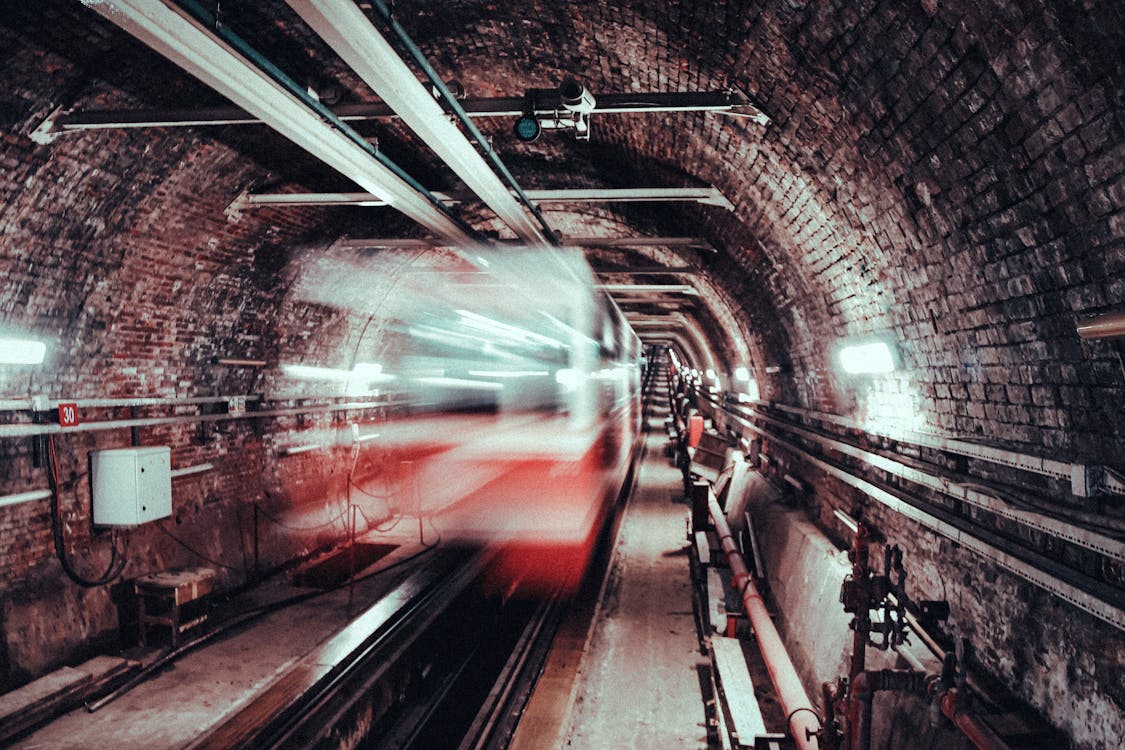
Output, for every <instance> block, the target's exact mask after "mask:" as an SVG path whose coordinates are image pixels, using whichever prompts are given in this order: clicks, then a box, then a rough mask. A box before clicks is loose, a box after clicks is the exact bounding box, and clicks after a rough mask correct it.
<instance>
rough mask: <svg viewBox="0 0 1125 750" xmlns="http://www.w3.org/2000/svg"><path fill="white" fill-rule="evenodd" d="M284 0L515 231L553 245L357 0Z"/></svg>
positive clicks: (531, 240) (540, 243)
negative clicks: (451, 120)
mask: <svg viewBox="0 0 1125 750" xmlns="http://www.w3.org/2000/svg"><path fill="white" fill-rule="evenodd" d="M286 1H287V2H288V4H289V6H290V7H291V8H292V9H293V10H294V11H296V12H297V14H298V15H299V16H300V17H301V18H302V19H303V20H304V22H305V23H307V24H308V25H309V26H310V27H311V28H312V29H313V31H315V32H316V33H317V34H318V35H319V36H320V37H321V38H322V39H324V41H325V42H327V43H328V45H329V46H330V47H331V48H332V49H333V50H334V51H335V52H336V53H337V54H338V55H340V57H341V58H342V59H343V60H344V62H345V63H347V64H348V66H349V67H350V68H351V69H352V70H354V71H355V72H356V73H358V74H359V76H360V78H362V79H363V81H364V83H366V84H367V85H368V86H370V87H371V89H372V91H374V92H375V93H376V94H377V95H379V97H380V98H382V100H383V101H384V102H385V103H386V104H388V105H390V107H391V109H392V110H394V112H395V113H396V114H398V116H399V117H401V118H402V121H403V122H404V123H406V125H407V126H408V127H409V128H410V129H411V130H413V131H414V132H415V133H416V134H417V135H418V136H419V137H420V138H421V139H422V140H423V141H424V142H425V143H426V145H427V146H428V147H429V148H430V150H432V151H433V152H434V153H435V154H437V156H438V158H440V159H441V160H442V161H443V162H445V163H446V164H447V165H448V166H449V167H450V169H452V170H453V172H454V173H455V174H456V175H457V176H458V177H460V178H461V180H462V181H463V182H464V183H465V185H467V186H468V187H469V189H470V190H472V191H473V192H474V193H475V194H476V195H477V196H479V197H480V199H481V200H482V201H484V203H485V204H486V205H487V206H488V207H489V208H491V209H492V210H493V211H494V212H495V213H496V215H497V216H498V217H500V219H501V220H502V221H503V222H504V223H505V224H507V225H508V226H509V227H510V228H511V229H512V231H513V232H515V234H516V236H517V237H519V238H520V239H521V240H522V241H523V242H525V243H526V244H527V245H529V246H532V247H551V246H553V245H554V237H553V236H550V237H549V236H547V235H546V234H544V232H543V231H541V229H540V227H539V226H538V225H537V224H536V222H535V221H533V220H532V218H531V216H530V215H529V214H528V212H527V211H525V210H524V207H523V206H522V205H520V203H519V201H517V200H516V198H515V197H513V195H512V194H511V193H510V192H508V188H507V186H505V185H504V183H503V181H501V179H500V177H499V176H497V174H496V173H495V172H493V171H492V167H491V166H490V165H489V164H488V162H487V161H485V159H484V157H482V156H481V155H480V153H479V152H478V151H477V150H476V149H475V148H474V147H473V144H471V143H470V142H469V140H468V138H466V137H465V135H464V134H463V133H462V132H461V131H460V130H459V129H458V128H457V127H456V126H455V125H454V124H453V123H451V122H450V121H449V119H448V117H447V115H446V112H445V111H444V110H443V109H442V108H441V106H440V105H439V104H438V103H437V101H436V100H435V99H434V97H433V94H432V93H431V92H430V91H429V89H427V88H426V87H425V86H423V85H422V83H421V81H419V80H418V79H417V77H415V75H414V72H413V71H412V70H411V69H410V68H409V67H407V65H406V63H405V62H403V60H402V58H400V57H399V56H398V53H396V52H395V50H394V48H393V47H391V45H390V43H389V42H388V41H387V40H386V39H384V38H383V35H382V34H381V33H380V32H379V30H378V29H376V28H375V27H374V26H373V25H372V24H371V22H370V21H369V20H368V19H367V16H365V15H364V13H363V11H362V10H360V8H359V6H358V5H356V4H355V3H354V2H352V0H286ZM516 189H517V190H518V189H519V188H518V187H517V188H516Z"/></svg>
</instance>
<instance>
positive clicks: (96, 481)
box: [90, 446, 172, 526]
mask: <svg viewBox="0 0 1125 750" xmlns="http://www.w3.org/2000/svg"><path fill="white" fill-rule="evenodd" d="M90 464H91V468H90V472H91V479H90V485H91V487H92V488H93V496H94V524H95V525H96V526H137V525H139V524H142V523H147V522H148V521H155V520H156V519H158V518H167V517H168V516H170V515H172V452H171V449H169V448H168V447H167V446H157V447H149V448H114V449H112V450H105V451H92V452H91V453H90Z"/></svg>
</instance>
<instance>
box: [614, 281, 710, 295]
mask: <svg viewBox="0 0 1125 750" xmlns="http://www.w3.org/2000/svg"><path fill="white" fill-rule="evenodd" d="M594 288H595V289H601V290H602V291H603V292H608V293H609V294H687V295H690V296H692V297H696V296H698V295H699V292H697V291H696V290H695V287H693V286H691V285H689V284H595V285H594Z"/></svg>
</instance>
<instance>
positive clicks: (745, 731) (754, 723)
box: [711, 636, 767, 747]
mask: <svg viewBox="0 0 1125 750" xmlns="http://www.w3.org/2000/svg"><path fill="white" fill-rule="evenodd" d="M711 658H712V661H713V662H714V664H715V669H716V670H717V671H718V674H719V684H720V687H721V688H722V691H723V697H724V699H725V705H726V709H727V713H728V714H729V715H730V719H731V724H732V732H733V734H734V735H735V738H736V739H737V741H738V743H739V744H740V745H746V746H749V747H753V746H754V738H755V737H757V736H758V735H764V734H767V732H766V723H765V721H764V720H763V719H762V709H761V708H760V707H759V706H758V699H757V697H755V695H754V683H753V682H752V681H751V680H750V670H749V669H747V667H746V657H745V655H744V654H743V653H742V644H740V643H739V642H738V639H736V638H724V637H722V636H712V637H711Z"/></svg>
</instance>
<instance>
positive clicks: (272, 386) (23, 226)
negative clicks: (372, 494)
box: [0, 27, 397, 689]
mask: <svg viewBox="0 0 1125 750" xmlns="http://www.w3.org/2000/svg"><path fill="white" fill-rule="evenodd" d="M0 47H3V48H4V49H5V51H6V52H5V57H4V60H3V61H2V63H0V73H2V76H3V79H4V80H5V82H6V83H5V91H4V99H3V101H2V104H3V107H2V108H0V111H2V112H3V123H2V124H3V135H2V139H0V164H2V165H3V169H2V171H0V277H3V278H4V283H3V284H2V285H0V329H2V331H3V332H4V333H8V334H12V335H18V334H20V333H22V334H24V335H30V336H32V337H36V338H40V339H42V340H44V341H46V342H48V345H49V351H48V355H47V360H46V361H45V362H44V364H43V366H41V367H24V366H14V365H13V366H3V365H0V400H6V399H26V398H28V397H30V396H43V397H46V398H47V399H50V400H81V399H123V398H124V399H136V398H150V399H169V400H172V401H174V402H176V403H173V404H170V405H167V404H166V405H147V406H146V405H140V406H137V407H105V408H100V407H89V408H83V409H81V410H80V417H81V419H82V421H83V422H84V423H90V422H94V421H102V420H112V419H123V420H128V419H135V418H167V417H172V418H180V419H182V420H183V421H182V423H180V424H162V425H153V426H142V427H137V428H135V429H133V430H131V429H130V428H128V427H122V428H117V429H110V430H98V431H89V432H83V431H72V432H67V433H63V434H60V435H57V436H56V437H55V438H54V443H55V445H56V447H57V455H58V468H59V478H58V481H59V498H60V500H59V506H60V517H61V528H62V535H63V538H64V540H65V541H64V544H65V547H66V550H67V556H68V558H69V559H70V561H71V563H72V565H73V567H74V568H75V569H76V571H77V572H78V574H79V575H80V576H82V577H86V578H97V577H98V576H100V575H101V573H102V572H103V571H105V570H106V569H107V566H108V564H109V562H110V550H111V547H112V546H113V545H114V544H115V543H116V544H118V545H120V546H122V547H123V548H124V549H125V550H126V552H125V556H126V559H127V563H126V565H125V567H124V569H123V571H122V573H121V576H120V577H119V578H117V579H116V580H115V581H114V582H113V583H112V584H111V585H108V586H95V587H90V588H85V587H80V586H78V585H76V584H75V583H74V582H72V581H70V580H68V579H67V577H66V576H65V575H64V573H63V570H62V568H61V566H60V564H59V561H58V560H57V559H56V553H55V545H54V542H53V537H52V531H51V529H52V523H51V512H50V506H49V503H48V501H47V500H43V499H37V500H33V501H28V502H21V503H16V504H11V505H4V506H2V507H0V537H2V538H3V545H2V546H3V551H2V552H0V633H2V634H3V639H2V640H0V689H3V688H8V687H14V686H16V685H18V684H21V683H22V682H24V681H26V680H27V679H29V678H31V677H34V676H38V675H40V674H42V673H43V672H45V671H47V670H49V669H52V668H54V667H57V666H59V665H61V664H63V663H67V664H70V663H74V662H75V660H76V659H79V658H81V657H83V656H84V655H87V654H92V653H97V652H99V651H101V650H103V649H107V648H108V649H114V648H116V647H119V646H121V645H128V642H129V638H130V635H129V627H128V625H129V623H131V622H133V621H134V620H135V615H134V613H133V610H132V607H131V601H132V600H131V591H130V590H129V588H128V585H127V583H123V581H124V582H127V581H129V580H130V579H132V578H135V577H137V576H139V575H144V574H146V573H149V572H154V571H159V570H163V569H167V568H169V567H177V566H185V565H204V566H207V567H211V568H213V569H215V570H216V571H217V572H218V574H219V585H220V587H221V588H224V589H226V588H231V587H234V586H237V585H241V584H243V583H245V582H246V581H247V580H248V578H249V577H250V575H251V574H252V573H253V571H254V567H255V565H257V566H260V569H261V570H262V571H268V570H270V569H272V568H274V567H276V566H279V565H283V564H286V563H287V562H289V561H291V560H293V559H294V558H299V557H301V556H304V555H307V554H309V553H310V552H312V551H314V550H316V549H318V548H320V547H322V546H323V545H325V544H329V543H332V542H334V541H336V540H338V539H339V538H341V537H342V536H343V535H344V533H345V531H346V528H347V524H346V521H344V520H341V518H340V507H341V506H340V503H341V502H342V501H341V498H343V497H345V496H346V493H347V488H346V487H345V486H344V482H345V480H346V477H347V472H346V471H342V470H341V466H344V465H346V464H347V463H348V462H349V461H350V459H351V455H350V449H349V450H345V449H342V448H335V447H332V446H333V445H335V444H336V442H337V441H336V440H335V435H336V433H337V431H339V430H344V431H346V430H347V428H348V425H346V424H342V423H341V421H340V420H339V419H337V418H336V417H335V416H334V415H333V414H332V413H323V412H317V411H316V410H315V409H314V410H312V411H311V413H310V414H308V415H294V416H279V417H276V418H264V417H263V418H260V419H242V420H230V421H213V422H201V421H199V420H197V419H196V418H195V415H199V414H200V413H204V414H213V415H218V416H222V414H224V413H225V412H226V411H227V405H226V404H225V403H219V404H205V405H202V406H200V405H196V404H192V403H190V402H188V401H186V400H187V399H192V398H206V397H213V396H226V395H242V394H265V395H266V396H267V397H271V398H272V399H273V400H274V401H275V402H276V403H275V404H274V405H275V406H279V407H281V408H286V407H289V408H293V407H299V406H300V404H301V403H303V402H301V401H300V400H299V399H300V397H302V396H305V395H308V394H305V393H303V392H302V391H301V390H300V387H301V386H300V384H299V383H295V382H291V381H287V380H286V379H285V378H283V377H280V376H279V374H278V373H277V372H276V371H274V370H273V369H272V366H276V365H277V364H278V363H279V362H296V363H302V364H306V365H319V366H327V367H331V366H338V365H340V364H341V363H340V361H339V359H340V356H341V351H345V350H346V351H352V350H354V349H355V347H356V345H357V342H358V340H359V338H360V331H362V330H366V327H367V325H368V323H369V319H368V318H369V316H367V315H363V314H360V313H357V312H355V310H354V309H350V308H348V307H347V306H344V305H340V304H334V303H332V301H331V300H325V299H324V298H323V296H322V297H320V298H315V299H314V298H312V297H310V296H309V295H307V294H304V293H301V290H300V288H299V287H300V284H299V283H298V281H299V280H301V279H302V278H303V277H305V276H307V275H308V274H307V268H308V266H309V265H311V264H315V259H316V258H322V257H324V254H325V246H326V244H327V243H326V242H322V241H318V240H315V239H313V238H315V237H316V236H318V235H319V233H320V232H321V229H320V227H321V224H322V222H325V221H334V222H335V224H334V226H335V228H336V229H337V230H339V227H342V226H345V225H346V222H343V221H342V217H340V216H338V215H333V214H331V213H329V214H327V215H320V214H316V213H314V212H312V211H309V210H299V209H298V210H288V211H286V212H284V213H280V214H279V213H272V212H269V211H258V212H246V213H244V214H242V215H241V216H233V215H231V216H228V214H227V212H226V211H225V209H226V208H227V205H228V204H229V202H230V201H231V200H232V199H233V198H234V196H236V195H237V194H238V193H239V191H240V190H241V189H242V188H243V187H245V186H246V185H247V184H248V183H249V182H251V181H253V180H263V179H267V178H268V175H266V173H265V170H264V169H263V168H262V167H259V166H256V165H255V164H254V163H253V162H251V161H248V160H247V159H246V158H245V157H244V156H243V155H242V154H240V153H238V152H237V151H236V150H235V149H233V148H231V147H230V146H227V145H224V144H222V143H219V142H217V141H216V140H214V138H213V137H211V136H210V135H209V134H207V133H205V132H201V131H195V132H190V131H185V130H179V131H161V130H133V131H110V132H95V133H91V134H76V135H66V136H64V137H62V138H60V139H59V140H58V141H56V142H55V143H53V144H50V145H47V146H44V145H38V144H36V143H34V142H33V141H32V140H31V139H30V138H29V133H30V132H31V131H32V129H33V128H34V127H35V125H36V124H37V123H38V120H39V119H40V118H42V117H44V116H45V115H46V114H47V113H48V112H49V111H50V110H51V108H52V107H54V106H56V105H57V104H58V103H59V102H60V101H65V102H71V101H75V99H80V100H83V101H85V102H88V103H93V104H95V105H97V104H101V105H103V106H129V105H131V104H132V105H135V102H134V101H133V100H131V99H130V98H129V97H128V96H127V95H125V94H123V92H121V91H120V90H117V89H114V88H113V87H111V86H107V85H106V84H104V83H103V82H100V81H98V80H97V79H96V78H94V79H91V78H89V77H88V73H86V72H84V71H83V70H82V69H81V68H79V67H78V66H76V65H74V64H72V63H70V62H68V61H67V60H66V59H63V58H61V57H58V56H56V55H53V54H52V53H50V52H46V51H44V50H42V49H38V48H37V47H36V46H35V45H34V44H32V43H29V42H28V41H27V40H26V39H24V38H22V37H21V36H20V35H17V34H14V33H12V32H10V31H8V30H6V29H4V28H2V27H0ZM283 187H284V186H283ZM394 228H396V229H397V227H394ZM309 258H313V259H314V260H312V261H310V260H309ZM367 345H368V346H374V345H375V344H374V343H372V341H368V344H367ZM215 357H229V358H235V359H249V360H263V361H267V362H269V363H270V364H271V369H269V370H268V371H267V370H263V369H261V368H257V367H243V366H227V365H222V364H214V363H213V362H212V360H213V358H215ZM312 395H316V396H319V397H324V396H333V395H336V394H333V393H331V392H328V393H325V392H324V390H323V389H321V390H320V391H318V392H317V393H315V394H312ZM294 399H296V400H294ZM255 406H256V405H255V404H254V403H251V404H250V405H249V408H250V409H254V408H255ZM2 416H3V419H2V420H0V421H3V422H4V423H5V424H8V425H14V424H17V423H26V422H27V419H28V417H27V412H26V410H14V411H9V412H7V413H5V414H3V415H2ZM373 416H374V417H378V416H379V414H378V413H377V412H376V413H374V414H372V413H371V412H368V413H366V415H365V416H364V417H361V418H372V417H373ZM310 434H314V435H315V434H321V436H322V438H323V442H324V443H325V446H326V447H324V448H322V449H320V450H317V451H313V452H308V453H302V454H300V455H294V456H285V455H284V452H283V448H284V447H285V446H287V445H290V444H292V443H294V442H295V441H300V440H302V439H307V438H306V436H308V435H310ZM130 445H167V446H170V448H171V456H172V467H173V468H174V469H177V468H184V467H193V466H199V465H201V464H210V465H211V466H212V467H213V468H212V469H211V470H209V471H204V472H201V473H198V474H189V475H187V476H184V477H181V478H176V479H174V480H173V489H172V491H173V517H172V518H171V519H167V520H163V521H159V522H157V523H154V524H146V525H144V526H140V527H137V528H135V529H131V530H128V531H123V532H120V533H119V534H112V533H110V532H109V531H105V530H98V531H95V530H93V529H92V527H91V518H90V513H91V509H90V501H89V498H90V486H89V465H88V459H87V455H88V453H89V452H90V451H94V450H101V449H107V448H120V447H127V446H130ZM47 465H48V457H47V452H46V441H42V442H40V441H39V440H38V439H36V438H9V437H5V438H3V439H0V467H2V470H0V495H3V496H7V495H11V494H16V493H23V492H28V491H34V490H43V489H45V488H47V486H48V469H47ZM256 508H259V509H260V510H261V514H260V515H258V516H257V519H258V521H259V528H258V529H257V534H258V538H257V539H255V538H254V534H255V523H254V521H255V517H256V514H255V509H256ZM372 515H373V517H376V518H377V517H378V513H377V512H376V513H373V514H372ZM115 540H116V541H115ZM255 546H257V548H258V554H259V559H258V560H254V549H255ZM120 628H124V633H123V634H121V631H120ZM122 639H124V640H122Z"/></svg>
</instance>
